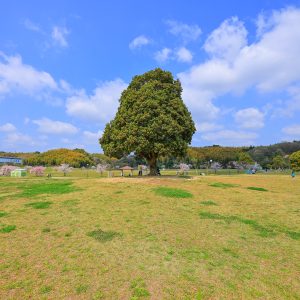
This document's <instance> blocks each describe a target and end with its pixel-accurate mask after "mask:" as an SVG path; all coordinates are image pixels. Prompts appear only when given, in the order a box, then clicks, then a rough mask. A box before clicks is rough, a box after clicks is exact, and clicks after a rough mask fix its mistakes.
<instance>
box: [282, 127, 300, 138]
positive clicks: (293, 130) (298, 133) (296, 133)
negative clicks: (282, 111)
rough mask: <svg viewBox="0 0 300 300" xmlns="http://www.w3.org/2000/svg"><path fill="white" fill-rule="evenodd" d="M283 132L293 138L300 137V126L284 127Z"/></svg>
mask: <svg viewBox="0 0 300 300" xmlns="http://www.w3.org/2000/svg"><path fill="white" fill-rule="evenodd" d="M282 132H283V133H285V134H286V135H289V136H290V137H292V138H298V137H300V124H295V125H291V126H288V127H284V128H283V129H282Z"/></svg>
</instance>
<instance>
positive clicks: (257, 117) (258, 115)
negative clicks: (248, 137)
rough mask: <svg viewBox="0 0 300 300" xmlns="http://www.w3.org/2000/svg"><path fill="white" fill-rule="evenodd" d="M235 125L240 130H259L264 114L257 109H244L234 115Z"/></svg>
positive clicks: (262, 123) (262, 125)
mask: <svg viewBox="0 0 300 300" xmlns="http://www.w3.org/2000/svg"><path fill="white" fill-rule="evenodd" d="M234 118H235V121H236V123H237V124H238V125H239V127H241V128H245V129H259V128H262V127H264V114H263V113H262V112H261V111H259V110H258V109H257V108H253V107H250V108H245V109H241V110H239V111H237V112H236V113H235V114H234Z"/></svg>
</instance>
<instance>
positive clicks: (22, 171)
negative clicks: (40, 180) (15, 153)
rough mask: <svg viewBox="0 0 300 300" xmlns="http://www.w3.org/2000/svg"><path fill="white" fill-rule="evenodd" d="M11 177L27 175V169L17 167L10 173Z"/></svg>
mask: <svg viewBox="0 0 300 300" xmlns="http://www.w3.org/2000/svg"><path fill="white" fill-rule="evenodd" d="M10 176H11V177H24V176H26V170H25V169H15V170H13V171H12V172H11V173H10Z"/></svg>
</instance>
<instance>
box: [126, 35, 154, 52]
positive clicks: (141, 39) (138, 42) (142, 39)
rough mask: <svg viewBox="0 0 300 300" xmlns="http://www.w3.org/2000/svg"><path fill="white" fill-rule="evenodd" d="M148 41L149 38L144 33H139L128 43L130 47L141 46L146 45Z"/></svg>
mask: <svg viewBox="0 0 300 300" xmlns="http://www.w3.org/2000/svg"><path fill="white" fill-rule="evenodd" d="M149 43H150V39H149V38H147V37H146V36H144V35H139V36H137V37H136V38H134V39H133V40H132V41H131V43H130V44H129V48H130V49H132V50H133V49H136V48H141V47H142V46H145V45H148V44H149Z"/></svg>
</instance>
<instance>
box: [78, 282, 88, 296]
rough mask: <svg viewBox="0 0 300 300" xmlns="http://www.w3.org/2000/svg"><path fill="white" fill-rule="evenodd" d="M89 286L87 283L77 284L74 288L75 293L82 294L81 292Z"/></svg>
mask: <svg viewBox="0 0 300 300" xmlns="http://www.w3.org/2000/svg"><path fill="white" fill-rule="evenodd" d="M88 288H89V286H88V285H85V284H84V285H83V284H82V285H79V286H78V287H77V288H76V293H77V294H82V293H85V292H86V291H87V290H88Z"/></svg>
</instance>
